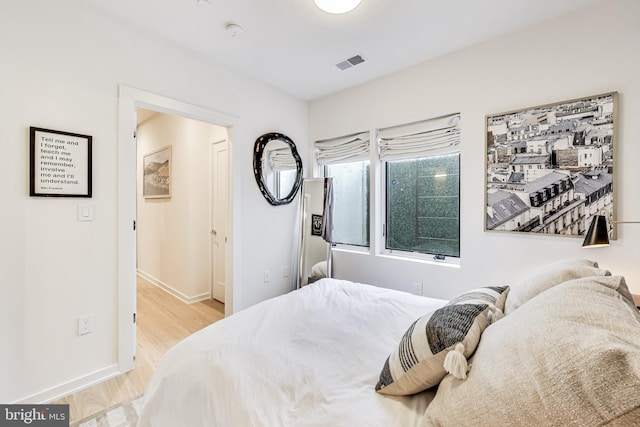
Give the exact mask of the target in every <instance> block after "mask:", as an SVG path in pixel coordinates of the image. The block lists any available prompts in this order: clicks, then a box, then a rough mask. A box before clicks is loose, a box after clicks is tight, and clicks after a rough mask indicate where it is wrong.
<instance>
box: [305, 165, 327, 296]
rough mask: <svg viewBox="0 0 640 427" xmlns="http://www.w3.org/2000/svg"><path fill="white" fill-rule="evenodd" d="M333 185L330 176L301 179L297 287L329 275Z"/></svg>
mask: <svg viewBox="0 0 640 427" xmlns="http://www.w3.org/2000/svg"><path fill="white" fill-rule="evenodd" d="M332 184H333V182H332V179H331V178H305V179H304V180H303V181H302V197H301V207H302V209H301V215H302V217H301V219H302V220H301V225H302V228H301V233H300V265H299V269H298V271H299V275H298V288H300V287H302V286H305V285H308V284H310V283H313V282H315V281H316V280H319V279H322V278H323V277H331V243H330V242H331V235H332V216H333V215H332V214H333V191H332Z"/></svg>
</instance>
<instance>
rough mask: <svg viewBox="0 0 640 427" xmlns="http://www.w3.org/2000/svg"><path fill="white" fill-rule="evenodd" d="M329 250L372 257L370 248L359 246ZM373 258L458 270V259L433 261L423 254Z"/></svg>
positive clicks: (382, 254) (430, 257)
mask: <svg viewBox="0 0 640 427" xmlns="http://www.w3.org/2000/svg"><path fill="white" fill-rule="evenodd" d="M331 250H332V251H333V252H342V253H350V254H360V255H372V254H371V250H370V248H364V247H361V246H346V245H345V246H334V247H333V248H332V249H331ZM375 256H376V257H380V258H385V259H391V260H397V261H407V262H416V263H420V264H429V265H438V266H442V267H450V268H460V259H459V258H448V259H444V260H435V259H433V255H425V254H415V255H414V254H411V253H389V252H384V253H381V254H378V255H375Z"/></svg>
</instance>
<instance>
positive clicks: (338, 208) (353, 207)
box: [325, 161, 369, 247]
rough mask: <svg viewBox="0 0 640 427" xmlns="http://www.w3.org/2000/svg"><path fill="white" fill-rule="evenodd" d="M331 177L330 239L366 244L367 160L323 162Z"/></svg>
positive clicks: (354, 244)
mask: <svg viewBox="0 0 640 427" xmlns="http://www.w3.org/2000/svg"><path fill="white" fill-rule="evenodd" d="M325 176H326V177H332V178H333V198H334V200H333V240H334V243H339V244H345V245H353V246H365V247H368V246H369V162H368V161H361V162H350V163H341V164H335V165H326V166H325Z"/></svg>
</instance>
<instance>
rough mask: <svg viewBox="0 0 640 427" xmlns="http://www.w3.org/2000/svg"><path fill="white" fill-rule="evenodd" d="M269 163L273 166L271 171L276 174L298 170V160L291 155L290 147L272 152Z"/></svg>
mask: <svg viewBox="0 0 640 427" xmlns="http://www.w3.org/2000/svg"><path fill="white" fill-rule="evenodd" d="M269 163H270V164H271V169H272V170H273V171H276V172H277V171H284V170H289V169H296V168H297V165H296V159H295V158H294V157H293V154H291V149H290V148H289V147H286V148H279V149H277V150H272V151H270V152H269Z"/></svg>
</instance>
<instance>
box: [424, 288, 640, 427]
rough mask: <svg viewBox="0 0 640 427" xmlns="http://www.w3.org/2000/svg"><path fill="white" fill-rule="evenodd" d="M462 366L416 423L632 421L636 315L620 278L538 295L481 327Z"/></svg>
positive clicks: (639, 361)
mask: <svg viewBox="0 0 640 427" xmlns="http://www.w3.org/2000/svg"><path fill="white" fill-rule="evenodd" d="M511 292H513V290H512V291H511ZM509 298H510V296H509ZM470 362H471V363H472V367H471V370H470V371H469V374H468V377H467V379H466V380H465V381H461V380H458V379H455V378H454V377H452V376H451V375H447V377H446V378H444V379H443V380H442V382H441V383H440V386H439V387H438V391H437V393H436V396H435V398H434V400H433V401H432V402H431V403H430V405H429V406H428V407H427V411H426V412H425V418H424V421H423V426H456V427H457V426H471V425H500V426H601V425H619V426H632V425H633V426H635V425H640V313H639V312H638V310H637V309H636V308H635V306H634V304H633V302H632V299H631V295H630V294H629V291H628V289H627V286H626V284H625V282H624V279H623V278H622V277H621V276H599V277H589V278H581V279H576V280H572V281H568V282H565V283H562V284H560V285H558V286H555V287H554V288H552V289H550V290H548V291H546V292H544V293H542V294H540V295H538V296H537V297H535V298H533V299H532V300H530V301H529V302H527V304H525V305H523V306H522V307H520V308H519V309H517V310H515V311H514V312H513V313H511V314H509V315H508V316H506V317H505V318H504V319H502V320H500V321H499V322H496V323H495V324H493V325H491V327H490V328H487V330H486V331H484V333H483V336H482V340H481V342H480V344H479V345H478V348H477V350H476V352H475V354H474V355H473V357H472V358H471V359H470Z"/></svg>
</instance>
